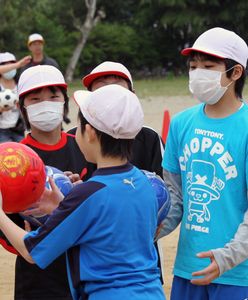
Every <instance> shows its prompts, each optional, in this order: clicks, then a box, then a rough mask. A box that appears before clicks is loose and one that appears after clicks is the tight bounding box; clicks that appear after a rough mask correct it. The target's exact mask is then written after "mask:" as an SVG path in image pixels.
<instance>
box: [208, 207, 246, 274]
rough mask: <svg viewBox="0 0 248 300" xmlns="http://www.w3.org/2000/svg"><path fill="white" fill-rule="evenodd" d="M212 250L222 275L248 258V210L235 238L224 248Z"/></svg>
mask: <svg viewBox="0 0 248 300" xmlns="http://www.w3.org/2000/svg"><path fill="white" fill-rule="evenodd" d="M211 251H212V252H213V255H214V258H215V260H216V262H217V264H218V266H219V269H220V275H221V274H223V273H224V272H226V271H228V270H230V269H231V268H233V267H235V266H237V265H238V264H240V263H242V262H243V261H244V260H246V259H247V258H248V210H247V211H246V213H245V215H244V220H243V222H242V223H241V224H240V225H239V227H238V230H237V232H236V234H235V236H234V238H233V239H232V240H231V241H230V242H229V243H227V244H226V245H225V246H224V247H223V248H218V249H213V250H211Z"/></svg>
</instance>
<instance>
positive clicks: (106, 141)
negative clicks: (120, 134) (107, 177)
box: [78, 110, 134, 160]
mask: <svg viewBox="0 0 248 300" xmlns="http://www.w3.org/2000/svg"><path fill="white" fill-rule="evenodd" d="M78 118H79V120H80V129H81V132H82V133H84V131H85V125H86V124H90V123H89V122H88V121H87V120H86V119H85V117H84V116H83V114H82V113H81V111H80V110H79V112H78ZM90 125H91V124H90ZM91 126H92V125H91ZM92 127H93V128H94V129H95V131H96V135H97V137H98V139H99V141H100V144H101V153H102V155H103V156H111V157H120V158H122V159H125V158H127V160H130V159H131V156H132V145H133V141H134V140H133V139H115V138H113V137H112V136H110V135H108V134H106V133H104V132H102V131H99V130H98V129H96V128H95V127H94V126H92Z"/></svg>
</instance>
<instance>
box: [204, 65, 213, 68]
mask: <svg viewBox="0 0 248 300" xmlns="http://www.w3.org/2000/svg"><path fill="white" fill-rule="evenodd" d="M204 67H205V68H206V69H211V68H213V67H214V65H205V66H204Z"/></svg>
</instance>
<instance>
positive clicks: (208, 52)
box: [181, 48, 225, 59]
mask: <svg viewBox="0 0 248 300" xmlns="http://www.w3.org/2000/svg"><path fill="white" fill-rule="evenodd" d="M193 51H195V52H200V53H203V54H207V55H212V56H215V57H218V58H222V59H224V58H225V57H223V56H220V55H217V54H215V53H212V52H211V51H205V50H201V49H197V48H185V49H183V50H182V51H181V54H182V55H184V56H188V55H190V54H191V52H193Z"/></svg>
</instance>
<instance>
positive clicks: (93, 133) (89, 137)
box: [85, 124, 97, 143]
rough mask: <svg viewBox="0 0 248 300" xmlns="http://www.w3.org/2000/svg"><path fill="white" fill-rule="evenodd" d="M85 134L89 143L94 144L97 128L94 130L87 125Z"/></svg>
mask: <svg viewBox="0 0 248 300" xmlns="http://www.w3.org/2000/svg"><path fill="white" fill-rule="evenodd" d="M85 133H86V138H87V140H88V142H89V143H93V142H94V141H95V139H96V138H97V135H96V131H95V128H93V127H92V126H91V125H90V124H86V125H85Z"/></svg>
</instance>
